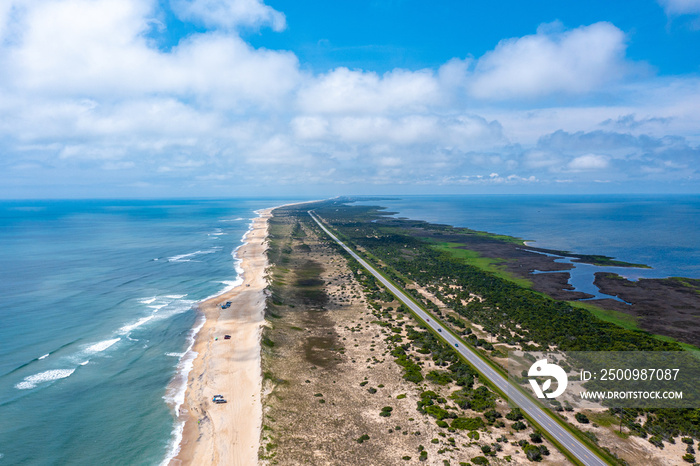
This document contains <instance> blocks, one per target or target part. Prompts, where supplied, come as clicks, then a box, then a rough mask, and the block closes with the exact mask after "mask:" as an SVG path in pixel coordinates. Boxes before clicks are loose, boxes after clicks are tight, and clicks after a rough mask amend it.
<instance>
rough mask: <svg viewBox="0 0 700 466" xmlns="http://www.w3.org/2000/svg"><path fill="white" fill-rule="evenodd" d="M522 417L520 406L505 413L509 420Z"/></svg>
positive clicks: (517, 419)
mask: <svg viewBox="0 0 700 466" xmlns="http://www.w3.org/2000/svg"><path fill="white" fill-rule="evenodd" d="M522 418H523V413H522V412H521V411H520V408H513V409H511V410H510V412H509V413H508V414H506V419H508V420H509V421H519V420H521V419H522Z"/></svg>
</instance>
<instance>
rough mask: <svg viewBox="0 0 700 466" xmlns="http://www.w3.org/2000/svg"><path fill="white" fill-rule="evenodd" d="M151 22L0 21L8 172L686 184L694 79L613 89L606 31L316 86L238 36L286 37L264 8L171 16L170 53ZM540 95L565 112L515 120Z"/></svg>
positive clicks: (699, 89)
mask: <svg viewBox="0 0 700 466" xmlns="http://www.w3.org/2000/svg"><path fill="white" fill-rule="evenodd" d="M8 5H9V6H8ZM160 5H161V2H159V1H156V0H24V1H14V0H6V2H3V3H2V5H0V95H2V99H0V141H2V149H3V153H2V156H0V157H1V158H0V163H1V164H2V166H3V167H9V168H12V167H14V169H16V168H17V167H30V166H31V167H37V168H36V171H37V180H41V179H44V180H48V179H66V180H69V181H70V176H66V175H70V174H71V173H77V174H78V175H76V176H78V177H79V178H80V180H82V181H81V182H83V183H85V185H86V186H87V185H89V183H90V182H91V181H90V180H93V179H94V180H100V181H99V182H103V181H109V180H110V179H112V178H114V179H116V177H117V176H118V177H119V183H120V184H118V185H117V184H115V185H114V186H115V188H114V189H117V188H118V187H119V186H125V185H134V186H142V187H144V189H145V188H146V187H149V186H151V187H154V186H161V187H167V186H168V183H170V184H173V183H175V181H178V180H179V181H180V183H179V184H177V186H178V187H177V188H172V189H178V192H177V194H181V193H180V192H179V189H180V188H181V187H183V186H192V187H193V192H195V193H198V194H200V192H199V191H196V190H195V188H196V187H197V186H203V187H204V188H207V189H215V188H222V187H223V188H226V187H227V185H226V184H225V183H224V181H226V180H230V179H237V180H239V181H240V183H243V182H245V180H248V183H250V184H254V185H256V186H257V185H258V184H259V183H258V180H263V181H264V182H265V183H268V184H269V185H271V186H277V185H279V184H284V183H288V184H291V185H293V184H295V183H296V184H303V185H305V186H308V185H310V184H313V183H328V184H331V183H350V184H352V183H356V184H362V183H377V184H383V183H396V182H397V180H398V181H399V182H402V183H407V184H411V183H422V184H431V183H433V184H436V183H445V184H474V185H484V186H485V185H506V184H509V185H513V184H523V183H534V182H540V181H543V182H547V181H551V182H553V180H552V177H555V176H561V173H567V174H570V175H568V176H570V177H571V178H572V179H576V181H578V180H582V179H583V180H585V179H588V177H590V176H591V173H596V175H597V176H601V174H600V172H599V171H600V170H603V169H605V168H607V167H610V166H612V165H613V164H614V165H615V166H616V167H617V166H620V167H626V168H628V170H626V172H629V173H636V174H637V175H638V176H640V177H643V176H659V177H661V176H668V177H671V176H678V175H677V174H678V173H681V172H685V173H686V174H688V176H689V177H691V178H692V177H693V176H696V175H695V174H694V173H695V169H694V168H692V167H694V166H696V165H697V163H694V161H696V160H697V158H698V153H699V149H698V147H697V145H698V143H699V142H700V141H698V139H700V136H698V133H697V127H698V125H699V124H700V116H698V113H697V108H698V106H699V105H700V80H698V79H691V78H688V77H682V78H672V79H671V78H666V79H665V80H662V79H649V80H647V81H637V82H636V83H633V84H630V83H629V82H620V79H622V78H624V77H625V76H626V75H625V71H626V70H627V68H628V64H627V63H626V62H625V60H624V34H623V33H622V32H621V31H619V30H618V29H617V28H615V27H614V26H612V25H610V24H608V23H598V24H594V25H591V26H585V27H581V28H578V29H574V30H570V31H565V30H562V29H559V30H555V29H554V28H553V26H551V25H549V26H546V27H543V28H540V29H539V30H538V32H537V34H535V35H531V36H525V37H523V38H515V39H510V40H507V41H503V42H501V43H500V44H499V45H498V46H497V47H496V48H495V49H494V50H493V51H492V52H490V53H487V54H486V55H484V56H483V57H481V58H480V59H478V60H475V59H472V58H467V59H462V58H455V59H452V60H449V61H448V62H446V63H445V64H443V65H442V66H440V67H438V68H437V69H436V70H430V69H423V70H403V69H396V70H393V71H390V72H387V73H384V74H377V73H375V72H372V71H367V70H350V69H347V68H337V69H333V70H329V71H328V72H326V73H321V74H314V73H311V72H302V71H300V64H299V62H298V59H297V57H296V56H295V55H294V54H293V53H291V52H286V51H276V50H265V49H256V48H254V47H252V46H251V45H250V44H248V43H246V42H245V41H244V40H243V39H242V38H241V37H240V35H239V33H238V32H237V29H241V28H243V27H262V26H266V25H269V26H271V27H272V28H273V29H276V30H279V29H281V28H283V27H284V17H283V16H282V15H281V13H278V12H276V11H275V10H273V9H272V8H270V7H268V6H266V5H265V4H264V3H262V2H261V1H247V2H246V1H230V2H226V3H224V2H223V1H221V2H219V1H214V0H206V1H184V0H183V1H179V2H175V3H174V4H173V5H174V8H175V10H176V11H177V13H178V14H179V15H180V17H181V18H182V19H183V20H189V21H196V22H198V24H200V25H204V26H205V29H204V30H203V31H202V32H198V33H192V34H190V35H189V36H187V37H184V38H182V39H181V40H180V42H179V43H178V44H176V45H174V46H172V48H169V49H167V50H165V49H160V48H158V47H157V46H156V42H157V40H155V39H153V38H152V37H154V36H157V35H158V32H154V29H153V25H154V24H157V20H158V19H163V18H164V16H165V15H164V12H163V11H162V10H161V6H160ZM8 18H11V19H10V20H8ZM8 24H10V25H11V26H12V30H10V29H8V28H7V27H4V26H3V25H5V26H7V25H8ZM161 26H162V27H165V26H167V25H161ZM206 28H208V29H206ZM606 73H607V74H606ZM572 75H575V76H573V77H572ZM607 77H610V79H612V80H613V81H615V85H616V92H617V97H618V101H619V102H620V103H619V104H618V105H617V106H615V107H612V106H606V105H597V106H591V107H586V106H584V105H580V102H577V105H576V106H567V102H568V101H567V95H571V94H574V95H577V96H580V95H583V96H585V95H588V93H592V92H596V91H595V89H597V86H599V85H602V84H604V83H605V82H606V79H607ZM616 80H617V81H616ZM551 95H556V97H557V98H558V99H559V100H558V102H559V103H560V106H558V107H552V106H549V105H547V104H546V99H543V100H533V102H535V104H533V105H529V106H525V105H522V102H523V98H528V99H536V98H538V97H542V96H544V97H549V96H551ZM505 97H512V98H516V100H517V101H518V102H520V103H519V104H517V105H515V106H516V107H518V108H519V110H514V108H513V107H514V106H511V105H510V102H507V104H506V105H504V104H503V102H502V99H504V98H505ZM542 102H545V103H542ZM640 102H643V104H640ZM601 129H603V130H604V131H601ZM674 132H676V133H679V134H680V135H681V136H683V137H680V138H678V137H676V138H672V137H669V136H668V135H669V134H674ZM693 138H695V139H693ZM625 164H626V165H625ZM474 173H478V174H474ZM674 173H675V174H676V175H673V174H674ZM489 174H493V176H489ZM504 174H507V175H504ZM42 177H43V178H42ZM139 177H142V178H139ZM173 180H175V181H173ZM37 183H38V185H40V184H41V183H40V182H37ZM94 183H98V181H94ZM115 183H116V181H115ZM229 184H230V183H229ZM238 184H239V183H237V185H238ZM173 186H175V185H174V184H173ZM154 189H155V188H154ZM158 189H161V188H158ZM183 189H184V188H183ZM309 189H312V188H309ZM216 192H217V193H219V192H229V191H216Z"/></svg>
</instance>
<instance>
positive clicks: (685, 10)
mask: <svg viewBox="0 0 700 466" xmlns="http://www.w3.org/2000/svg"><path fill="white" fill-rule="evenodd" d="M658 1H659V4H660V5H661V6H662V7H663V8H664V11H665V12H666V14H667V15H669V16H673V15H685V14H700V0H658Z"/></svg>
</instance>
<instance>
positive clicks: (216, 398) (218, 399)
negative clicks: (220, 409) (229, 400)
mask: <svg viewBox="0 0 700 466" xmlns="http://www.w3.org/2000/svg"><path fill="white" fill-rule="evenodd" d="M211 401H212V402H214V403H217V404H219V403H226V400H225V399H224V396H223V395H214V397H213V398H212V399H211Z"/></svg>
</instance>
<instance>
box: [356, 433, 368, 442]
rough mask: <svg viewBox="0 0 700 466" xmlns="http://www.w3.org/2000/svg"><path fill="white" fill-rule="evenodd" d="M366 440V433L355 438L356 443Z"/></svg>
mask: <svg viewBox="0 0 700 466" xmlns="http://www.w3.org/2000/svg"><path fill="white" fill-rule="evenodd" d="M366 440H369V435H367V434H362V435H361V436H360V438H358V439H357V443H362V442H364V441H366Z"/></svg>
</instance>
